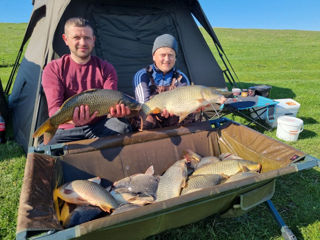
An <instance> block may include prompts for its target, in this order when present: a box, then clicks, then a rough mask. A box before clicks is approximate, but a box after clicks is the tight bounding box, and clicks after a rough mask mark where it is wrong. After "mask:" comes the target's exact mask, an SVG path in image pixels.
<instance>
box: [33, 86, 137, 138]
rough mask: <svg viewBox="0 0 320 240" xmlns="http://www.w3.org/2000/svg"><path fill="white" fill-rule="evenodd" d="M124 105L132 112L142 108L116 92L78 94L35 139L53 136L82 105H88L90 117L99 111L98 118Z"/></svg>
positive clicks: (101, 91) (102, 91)
mask: <svg viewBox="0 0 320 240" xmlns="http://www.w3.org/2000/svg"><path fill="white" fill-rule="evenodd" d="M122 103H123V104H124V105H126V106H127V107H129V108H130V110H131V111H139V110H140V108H141V107H140V104H139V103H138V102H137V101H135V100H134V99H133V98H131V97H129V96H127V95H125V94H124V93H122V92H119V91H116V90H110V89H91V90H87V91H84V92H82V93H79V94H76V95H74V96H72V97H70V98H68V99H67V100H66V101H65V102H64V103H63V104H62V106H61V108H60V109H59V110H58V111H57V112H56V113H55V114H54V115H52V116H51V117H50V118H48V119H47V120H46V121H45V122H44V123H43V124H42V125H41V126H40V127H39V128H38V129H37V130H36V131H35V132H34V134H33V137H34V138H35V137H40V136H41V135H42V134H44V133H46V134H48V135H49V136H53V135H54V134H55V132H56V131H57V129H58V127H59V125H60V124H63V123H66V122H68V121H70V120H72V117H73V112H74V109H75V108H76V107H79V106H80V105H88V106H89V109H90V115H92V114H93V113H94V112H95V111H98V115H97V116H104V115H107V114H108V113H109V110H110V108H111V107H114V106H115V105H117V104H122Z"/></svg>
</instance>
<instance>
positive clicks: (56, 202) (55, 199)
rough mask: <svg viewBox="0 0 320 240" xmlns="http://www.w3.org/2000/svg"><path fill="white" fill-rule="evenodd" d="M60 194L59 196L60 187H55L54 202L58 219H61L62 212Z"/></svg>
mask: <svg viewBox="0 0 320 240" xmlns="http://www.w3.org/2000/svg"><path fill="white" fill-rule="evenodd" d="M58 196H59V189H57V188H56V189H54V190H53V203H54V208H55V211H56V214H57V218H58V221H60V220H61V214H60V209H59V202H58Z"/></svg>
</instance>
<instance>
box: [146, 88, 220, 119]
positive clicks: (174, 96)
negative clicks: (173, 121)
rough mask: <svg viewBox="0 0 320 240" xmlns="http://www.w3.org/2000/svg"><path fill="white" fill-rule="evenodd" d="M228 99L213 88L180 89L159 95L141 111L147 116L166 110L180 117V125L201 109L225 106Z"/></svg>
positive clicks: (149, 101)
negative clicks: (212, 105)
mask: <svg viewBox="0 0 320 240" xmlns="http://www.w3.org/2000/svg"><path fill="white" fill-rule="evenodd" d="M225 101H226V98H225V97H224V96H223V95H222V94H220V93H219V92H218V91H216V90H215V89H213V88H210V87H205V86H201V85H191V86H183V87H178V88H175V89H173V90H170V91H166V92H162V93H159V94H157V95H155V96H153V97H152V98H151V99H150V100H148V101H147V102H145V103H144V104H142V106H141V111H142V113H143V114H144V115H145V116H147V115H149V114H152V113H154V114H156V113H160V112H162V110H164V109H166V110H167V111H168V112H169V113H171V114H174V115H176V116H179V123H180V122H182V121H183V120H184V119H185V118H186V117H187V116H188V115H189V114H190V113H193V112H195V111H196V110H197V109H199V108H200V107H205V106H207V105H211V104H214V103H219V104H223V103H224V102H225Z"/></svg>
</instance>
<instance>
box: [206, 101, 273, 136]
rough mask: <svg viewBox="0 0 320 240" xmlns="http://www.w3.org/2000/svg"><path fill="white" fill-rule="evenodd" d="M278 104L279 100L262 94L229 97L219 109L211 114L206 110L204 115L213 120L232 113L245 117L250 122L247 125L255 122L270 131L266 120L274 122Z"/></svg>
mask: <svg viewBox="0 0 320 240" xmlns="http://www.w3.org/2000/svg"><path fill="white" fill-rule="evenodd" d="M277 104H278V102H277V101H274V100H272V99H270V98H266V97H262V96H249V97H241V96H239V97H236V98H228V99H227V101H226V102H225V103H224V104H223V105H221V107H220V109H219V111H216V110H215V111H214V112H211V116H210V113H209V114H208V112H205V113H204V116H205V117H206V118H207V119H209V120H212V119H216V118H220V117H223V116H225V115H227V114H230V113H232V114H234V115H238V116H240V117H243V118H245V119H246V120H247V121H248V122H249V123H248V124H247V126H250V125H251V124H252V123H255V124H256V125H259V126H260V127H262V128H264V129H266V130H268V131H269V130H271V127H270V126H269V125H268V124H267V123H266V121H268V122H273V121H274V120H275V106H276V105H277ZM212 113H213V115H212ZM209 116H210V117H209Z"/></svg>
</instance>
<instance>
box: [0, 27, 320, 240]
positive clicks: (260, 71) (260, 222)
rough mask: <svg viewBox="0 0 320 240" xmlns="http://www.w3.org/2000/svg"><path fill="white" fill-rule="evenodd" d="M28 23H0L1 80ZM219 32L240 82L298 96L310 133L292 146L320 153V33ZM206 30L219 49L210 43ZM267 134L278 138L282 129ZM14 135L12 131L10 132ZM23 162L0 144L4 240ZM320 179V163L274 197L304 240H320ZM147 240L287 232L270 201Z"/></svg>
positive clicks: (9, 235) (15, 149) (11, 229)
mask: <svg viewBox="0 0 320 240" xmlns="http://www.w3.org/2000/svg"><path fill="white" fill-rule="evenodd" d="M25 28H26V24H7V23H5V24H2V23H0V31H1V33H3V34H1V36H0V40H1V43H2V44H1V45H0V78H1V79H2V81H3V82H6V81H7V80H8V78H9V75H10V70H11V67H12V65H13V63H14V61H15V57H16V54H17V52H18V50H19V47H20V43H21V41H22V37H23V34H24V31H25ZM215 31H216V34H217V36H218V38H219V40H220V42H221V44H222V46H223V48H224V50H225V52H226V53H227V55H228V58H229V60H230V62H231V63H232V65H233V67H234V69H235V71H236V73H237V75H238V76H239V81H240V85H241V86H243V87H248V86H252V85H256V84H268V85H271V86H272V90H271V98H273V99H277V98H292V99H295V100H296V101H297V102H299V103H300V104H301V107H300V110H299V113H298V116H297V117H299V118H301V119H302V120H303V121H304V131H303V132H302V133H301V134H300V135H299V140H298V141H296V142H291V143H288V144H289V145H291V146H293V147H295V148H297V149H300V150H302V151H304V152H306V153H308V154H311V155H313V156H315V157H317V158H320V136H319V132H320V123H319V121H320V120H319V119H320V111H319V110H320V96H319V94H318V91H319V89H320V47H319V46H320V32H317V31H291V30H290V31H285V30H281V31H280V30H257V29H255V30H249V29H241V30H240V29H220V28H219V29H215ZM204 35H205V37H206V39H207V41H208V44H209V46H210V48H211V49H212V50H213V51H215V47H214V46H213V43H212V41H210V40H209V39H208V37H207V35H206V34H205V33H204ZM219 63H220V64H221V61H219ZM3 85H4V87H5V85H6V84H5V83H3ZM236 120H238V121H243V120H242V119H238V118H237V119H236ZM264 134H266V135H268V136H271V137H273V138H276V130H273V131H271V132H264ZM8 135H9V137H12V133H11V132H10V133H9V134H8ZM276 139H277V138H276ZM24 164H25V154H24V153H23V151H22V149H21V148H20V147H19V146H18V145H17V144H16V143H15V142H13V141H12V140H10V141H9V142H8V143H7V144H4V145H1V146H0V209H1V210H0V239H14V238H15V227H16V219H17V210H18V203H19V194H20V189H21V185H22V178H23V171H24ZM319 183H320V169H319V168H318V167H316V168H313V169H310V170H305V171H301V172H299V173H295V174H290V175H288V176H283V177H281V178H279V179H278V180H277V187H276V193H275V195H274V197H273V199H272V200H273V203H274V205H275V206H276V207H277V209H278V211H279V212H280V214H281V216H282V217H283V219H284V221H285V222H286V224H287V225H288V226H289V227H290V228H291V230H292V231H293V232H294V234H295V235H296V236H297V237H298V239H308V240H309V239H311V240H316V239H320V218H319V216H320V201H319V199H320V184H319ZM149 239H150V240H151V239H183V240H185V239H203V240H204V239H221V240H225V239H243V240H244V239H246V240H247V239H282V238H281V233H280V228H279V227H278V226H277V223H276V221H275V220H274V219H273V217H272V215H271V213H270V212H269V210H268V208H267V206H266V205H265V204H261V205H259V206H257V207H256V208H254V209H253V210H252V211H250V212H249V213H248V214H246V215H243V216H241V217H239V218H232V219H222V218H219V217H209V218H206V219H204V220H202V221H200V222H197V223H194V224H190V225H187V226H184V227H181V228H178V229H173V230H169V231H166V232H164V233H161V234H158V235H156V236H153V237H150V238H149Z"/></svg>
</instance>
